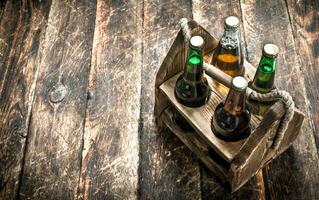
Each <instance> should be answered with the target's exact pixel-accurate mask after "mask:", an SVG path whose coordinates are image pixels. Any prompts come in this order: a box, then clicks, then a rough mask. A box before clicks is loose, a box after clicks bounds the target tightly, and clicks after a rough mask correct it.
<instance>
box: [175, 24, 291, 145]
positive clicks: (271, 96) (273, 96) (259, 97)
mask: <svg viewBox="0 0 319 200" xmlns="http://www.w3.org/2000/svg"><path fill="white" fill-rule="evenodd" d="M179 24H180V26H181V29H182V33H183V36H184V41H185V43H188V42H189V40H190V38H191V30H190V28H189V26H188V20H187V19H186V18H182V19H180V21H179ZM249 98H250V99H253V100H255V101H258V102H271V101H278V100H280V101H282V102H283V103H284V105H285V107H284V109H285V114H284V115H283V117H282V118H281V120H280V123H279V127H278V129H277V133H276V135H275V137H274V138H273V143H272V145H271V148H273V149H275V150H278V148H279V146H280V144H281V142H282V139H283V136H284V133H285V131H286V130H287V128H288V125H289V122H290V121H291V119H292V117H293V115H294V108H295V104H294V101H293V99H292V97H291V96H290V94H289V93H288V92H286V91H284V90H278V89H274V90H272V91H270V92H268V93H266V94H261V93H258V92H256V91H252V92H251V93H250V95H249Z"/></svg>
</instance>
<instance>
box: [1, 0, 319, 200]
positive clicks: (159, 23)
mask: <svg viewBox="0 0 319 200" xmlns="http://www.w3.org/2000/svg"><path fill="white" fill-rule="evenodd" d="M233 13H235V14H237V15H238V16H239V17H240V18H241V19H242V22H243V26H242V38H243V42H244V46H243V47H244V50H245V54H244V55H245V57H246V59H248V61H250V62H251V63H252V64H254V65H255V66H256V65H257V64H258V60H259V57H260V55H261V47H262V45H263V44H264V43H265V42H274V43H276V44H278V45H279V47H280V49H281V54H280V56H279V58H278V73H277V82H276V83H277V85H278V86H279V87H281V88H284V89H286V90H288V91H289V92H291V94H292V96H293V98H294V100H295V102H296V105H297V106H298V108H299V109H300V110H302V111H303V112H304V113H306V116H307V118H306V120H305V122H304V124H303V128H302V130H303V131H302V133H301V135H300V136H299V137H298V138H297V141H296V142H295V143H294V145H293V146H292V147H291V148H289V149H288V150H287V151H286V152H285V153H284V154H283V155H281V156H279V157H278V158H277V159H276V160H275V161H273V162H272V163H271V164H269V165H268V166H267V167H266V168H265V169H264V170H263V171H262V172H259V173H258V174H257V175H256V176H255V177H254V178H252V179H251V180H250V181H249V182H248V183H247V184H246V185H244V186H243V188H242V189H240V190H239V191H238V192H236V193H234V194H229V193H227V191H225V190H224V189H223V188H222V187H221V186H220V185H219V183H218V181H217V179H216V178H215V177H214V176H213V175H212V174H211V173H210V172H209V171H208V170H207V169H206V167H204V166H203V164H201V162H199V161H198V159H197V158H196V157H195V156H194V155H193V154H192V153H191V152H190V151H189V150H188V149H187V147H186V146H185V145H183V144H182V142H180V141H179V139H178V138H177V137H176V136H174V135H173V134H172V133H171V132H170V131H169V130H168V129H164V130H159V129H158V128H157V127H156V124H155V119H154V116H153V109H154V84H155V75H156V72H157V70H158V68H159V66H160V65H161V62H162V61H163V59H164V58H165V55H166V53H167V52H168V50H169V47H170V46H171V44H172V42H173V41H174V38H175V36H176V34H177V32H178V30H179V27H178V25H177V23H178V20H179V19H180V18H181V17H187V18H189V19H195V20H196V21H197V22H199V23H200V24H201V25H203V26H204V27H205V28H206V29H207V30H208V31H210V32H211V34H213V35H215V36H217V37H220V36H221V34H222V33H221V32H222V29H223V28H222V20H223V18H224V17H225V16H226V15H229V14H233ZM318 13H319V5H318V1H315V0H313V1H306V0H304V1H295V0H287V1H284V0H279V1H275V0H270V1H269V0H260V1H257V0H241V1H239V0H238V1H235V0H226V1H224V0H223V1H222V0H214V1H213V0H203V1H200V0H177V1H173V0H156V1H151V0H144V1H143V0H133V1H115V0H114V1H104V0H96V1H89V0H69V1H62V0H61V1H52V2H51V1H50V0H49V1H39V0H10V1H8V0H7V1H1V2H0V20H1V21H0V95H1V96H0V199H20V198H21V199H45V198H46V199H319V158H318V147H319V142H318V141H319V139H318V138H319V133H318V130H319V126H318V124H319V117H318V116H319V115H318V111H319V110H318V108H319V107H318V106H319V101H318V98H319V97H318V96H319V90H318V85H319V77H318V76H319V74H318V73H319V67H318V66H319V65H318V64H319V59H318V55H319V54H318V52H319V49H318V44H319V42H318V36H319V30H318V29H319V27H318V24H319V23H318V20H319V14H318Z"/></svg>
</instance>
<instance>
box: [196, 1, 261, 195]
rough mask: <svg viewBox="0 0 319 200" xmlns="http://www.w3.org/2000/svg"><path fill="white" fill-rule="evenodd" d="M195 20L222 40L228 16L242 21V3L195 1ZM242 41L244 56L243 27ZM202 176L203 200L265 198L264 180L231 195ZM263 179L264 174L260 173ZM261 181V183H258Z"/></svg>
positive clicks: (203, 172) (253, 180)
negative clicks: (233, 16) (225, 20)
mask: <svg viewBox="0 0 319 200" xmlns="http://www.w3.org/2000/svg"><path fill="white" fill-rule="evenodd" d="M193 15H194V20H195V21H197V22H198V23H200V24H201V25H202V26H203V27H204V28H205V29H206V30H208V32H210V33H211V34H212V35H213V36H215V37H216V38H218V39H219V38H220V37H221V36H222V34H223V31H224V19H225V18H226V17H227V16H228V15H236V16H238V17H239V19H241V7H240V2H239V1H236V0H227V1H223V0H214V1H213V0H193ZM241 32H242V34H241V40H242V43H243V45H242V51H243V55H245V54H246V53H245V52H246V49H245V46H244V43H245V38H244V34H243V26H241ZM201 172H202V173H201V175H202V193H203V199H220V198H221V197H225V199H230V198H233V199H242V198H243V199H262V198H264V196H263V195H264V191H263V189H264V187H263V184H264V183H263V182H262V179H257V178H256V177H253V178H252V179H251V180H250V181H249V182H248V183H247V184H246V185H245V186H243V188H242V189H240V190H239V191H237V192H236V193H234V194H232V195H229V194H228V193H227V192H226V191H225V190H224V189H221V188H216V185H218V184H219V183H218V182H216V178H214V177H213V176H212V175H209V173H207V171H206V170H205V169H201ZM258 175H259V177H260V176H261V177H262V172H261V171H260V172H258ZM257 181H261V182H257Z"/></svg>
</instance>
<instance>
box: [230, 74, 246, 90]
mask: <svg viewBox="0 0 319 200" xmlns="http://www.w3.org/2000/svg"><path fill="white" fill-rule="evenodd" d="M247 86H248V82H247V80H246V79H245V78H244V77H242V76H236V77H235V78H233V80H232V83H231V87H232V88H233V89H235V90H236V91H239V92H242V91H245V90H246V88H247Z"/></svg>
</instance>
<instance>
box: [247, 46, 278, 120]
mask: <svg viewBox="0 0 319 200" xmlns="http://www.w3.org/2000/svg"><path fill="white" fill-rule="evenodd" d="M278 53H279V48H278V47H277V46H276V45H274V44H266V45H265V46H264V48H263V51H262V57H261V59H260V62H259V65H258V68H257V71H256V74H255V77H254V79H253V81H252V83H251V84H250V87H251V88H252V89H253V90H255V91H257V92H259V93H268V92H270V91H271V90H272V89H274V83H275V71H276V57H277V55H278ZM249 104H250V109H251V112H252V113H254V114H257V115H263V114H264V113H265V112H266V110H267V109H268V108H269V107H270V106H271V105H272V102H267V103H257V102H255V101H253V100H249Z"/></svg>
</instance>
